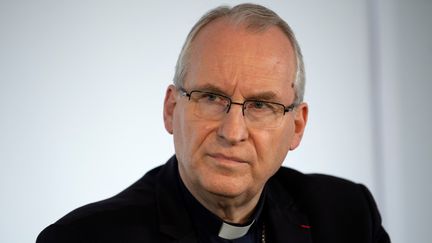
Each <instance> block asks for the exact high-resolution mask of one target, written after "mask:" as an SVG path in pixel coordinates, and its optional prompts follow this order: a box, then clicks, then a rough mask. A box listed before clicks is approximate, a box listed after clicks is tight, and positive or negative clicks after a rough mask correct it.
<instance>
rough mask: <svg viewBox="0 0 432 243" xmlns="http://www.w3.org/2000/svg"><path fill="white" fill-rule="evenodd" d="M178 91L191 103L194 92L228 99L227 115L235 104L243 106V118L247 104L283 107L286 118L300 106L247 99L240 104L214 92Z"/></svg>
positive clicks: (179, 88)
mask: <svg viewBox="0 0 432 243" xmlns="http://www.w3.org/2000/svg"><path fill="white" fill-rule="evenodd" d="M177 90H178V91H179V93H180V95H181V96H184V97H188V100H189V101H190V100H191V96H192V93H193V92H200V93H206V94H211V95H218V96H221V97H224V98H226V99H227V100H228V101H229V103H228V105H227V107H228V109H227V111H226V113H227V114H228V113H229V111H230V110H231V105H232V104H234V105H241V106H242V115H243V116H244V111H245V110H246V107H245V104H246V103H247V102H264V103H269V104H274V105H279V106H282V107H283V108H284V109H283V116H285V113H287V112H291V111H293V110H294V109H295V108H296V106H297V105H298V104H296V103H295V102H293V103H292V104H291V105H289V106H285V105H284V104H281V103H277V102H272V101H264V100H255V99H246V100H244V101H243V103H240V102H234V101H233V100H232V99H231V98H230V97H228V96H226V95H223V94H219V93H214V92H209V91H202V90H191V91H190V92H189V93H188V92H187V91H186V89H184V88H183V87H178V88H177Z"/></svg>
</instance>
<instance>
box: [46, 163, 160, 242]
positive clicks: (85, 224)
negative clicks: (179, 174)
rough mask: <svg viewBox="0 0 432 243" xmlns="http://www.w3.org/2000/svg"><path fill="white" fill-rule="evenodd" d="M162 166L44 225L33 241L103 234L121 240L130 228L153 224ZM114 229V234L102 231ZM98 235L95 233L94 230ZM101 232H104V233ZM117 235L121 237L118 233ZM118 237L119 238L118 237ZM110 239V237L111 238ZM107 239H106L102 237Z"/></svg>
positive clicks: (146, 227) (70, 240)
mask: <svg viewBox="0 0 432 243" xmlns="http://www.w3.org/2000/svg"><path fill="white" fill-rule="evenodd" d="M162 167H163V166H160V167H157V168H155V169H153V170H151V171H149V172H148V173H146V174H145V175H144V176H143V177H142V178H141V179H139V180H138V181H137V182H135V183H134V184H132V185H131V186H130V187H128V188H127V189H125V190H124V191H122V192H120V193H119V194H117V195H115V196H113V197H111V198H108V199H105V200H102V201H98V202H94V203H90V204H88V205H85V206H82V207H80V208H77V209H75V210H73V211H71V212H70V213H68V214H67V215H65V216H64V217H62V218H61V219H59V220H58V221H57V222H55V223H54V224H52V225H50V226H48V227H47V228H45V229H44V230H43V231H42V232H41V233H40V235H39V236H38V239H37V242H59V241H61V242H84V241H81V240H80V237H84V236H85V238H88V237H89V236H90V235H99V236H100V235H107V236H110V237H120V238H121V239H125V238H124V237H126V235H128V234H131V233H132V232H130V231H131V230H132V231H133V230H134V229H138V228H141V229H142V228H143V226H145V227H144V228H145V229H146V230H152V229H153V228H155V227H156V224H155V223H154V222H155V221H156V217H157V216H156V210H155V208H156V199H155V194H156V192H155V191H156V189H155V188H156V184H157V178H158V174H159V171H160V170H161V169H162ZM111 229H115V230H112V231H111V232H116V235H115V236H113V235H112V234H107V233H106V232H110V230H111ZM99 232H100V233H101V234H98V233H99ZM104 232H105V233H104ZM120 235H121V236H120ZM120 238H119V239H120ZM111 240H112V239H111ZM106 242H110V240H108V239H107V240H106Z"/></svg>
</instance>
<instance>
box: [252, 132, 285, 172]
mask: <svg viewBox="0 0 432 243" xmlns="http://www.w3.org/2000/svg"><path fill="white" fill-rule="evenodd" d="M291 130H292V129H291ZM291 130H288V129H283V130H277V131H276V130H275V131H265V130H264V131H260V132H258V133H255V134H254V137H253V138H254V144H255V149H256V153H257V157H258V167H259V170H262V171H266V172H267V173H268V174H270V176H271V175H273V173H275V172H276V171H277V170H278V169H279V167H280V166H281V164H282V162H283V161H284V159H285V157H286V155H287V153H288V150H289V148H290V143H291V140H292V134H293V132H292V131H291Z"/></svg>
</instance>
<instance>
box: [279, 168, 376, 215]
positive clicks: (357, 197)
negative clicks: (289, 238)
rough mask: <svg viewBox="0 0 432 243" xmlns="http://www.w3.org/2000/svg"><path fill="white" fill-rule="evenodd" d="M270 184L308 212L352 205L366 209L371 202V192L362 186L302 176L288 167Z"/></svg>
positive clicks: (339, 180) (334, 179)
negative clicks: (322, 208)
mask: <svg viewBox="0 0 432 243" xmlns="http://www.w3.org/2000/svg"><path fill="white" fill-rule="evenodd" d="M271 184H272V185H273V187H274V188H276V190H279V191H281V192H286V193H288V194H289V195H290V196H291V197H292V199H293V200H294V202H295V203H296V204H297V205H298V206H299V207H302V208H305V209H307V210H311V209H313V208H316V207H330V208H332V207H335V208H344V207H343V206H344V205H345V206H346V207H349V206H348V205H350V204H351V205H357V206H359V207H360V206H364V207H367V206H368V204H369V202H368V200H370V199H371V198H370V197H371V195H370V193H369V191H368V189H367V188H366V187H365V186H364V185H362V184H358V183H354V182H352V181H350V180H346V179H343V178H339V177H335V176H330V175H324V174H303V173H301V172H299V171H296V170H293V169H290V168H285V167H282V168H281V169H280V170H279V171H278V172H277V173H276V174H275V175H274V176H273V177H272V179H271ZM365 210H366V208H365Z"/></svg>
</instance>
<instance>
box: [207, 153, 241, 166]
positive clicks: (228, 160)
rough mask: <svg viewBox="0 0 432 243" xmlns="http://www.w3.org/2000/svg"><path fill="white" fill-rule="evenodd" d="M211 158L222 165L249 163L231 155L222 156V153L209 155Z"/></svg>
mask: <svg viewBox="0 0 432 243" xmlns="http://www.w3.org/2000/svg"><path fill="white" fill-rule="evenodd" d="M209 156H210V157H211V158H213V159H215V160H217V161H219V162H220V163H235V164H239V163H241V164H243V163H248V162H247V161H246V160H244V159H242V158H239V157H237V156H229V155H225V154H221V153H214V154H209Z"/></svg>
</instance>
